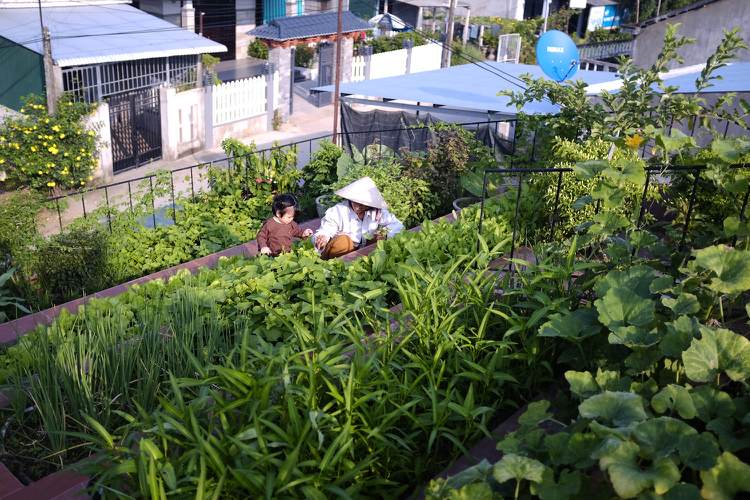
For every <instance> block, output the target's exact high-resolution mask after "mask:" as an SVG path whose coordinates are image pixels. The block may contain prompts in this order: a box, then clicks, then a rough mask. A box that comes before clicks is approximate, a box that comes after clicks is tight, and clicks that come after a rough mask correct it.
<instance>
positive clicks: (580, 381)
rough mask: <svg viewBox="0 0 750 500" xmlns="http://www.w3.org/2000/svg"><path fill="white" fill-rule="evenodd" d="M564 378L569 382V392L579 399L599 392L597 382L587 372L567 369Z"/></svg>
mask: <svg viewBox="0 0 750 500" xmlns="http://www.w3.org/2000/svg"><path fill="white" fill-rule="evenodd" d="M565 380H567V381H568V384H570V392H572V393H573V394H575V395H576V396H578V397H579V398H581V399H586V398H588V397H591V396H593V395H594V394H598V393H599V392H601V389H600V388H599V384H597V383H596V380H594V376H593V375H592V374H591V373H589V372H577V371H573V370H568V371H566V372H565Z"/></svg>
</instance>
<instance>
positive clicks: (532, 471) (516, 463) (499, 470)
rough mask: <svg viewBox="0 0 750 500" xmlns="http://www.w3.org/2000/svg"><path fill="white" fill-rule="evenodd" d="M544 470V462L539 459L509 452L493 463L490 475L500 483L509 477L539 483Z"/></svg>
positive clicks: (509, 478)
mask: <svg viewBox="0 0 750 500" xmlns="http://www.w3.org/2000/svg"><path fill="white" fill-rule="evenodd" d="M544 470H545V467H544V464H542V463H541V462H540V461H538V460H534V459H533V458H528V457H522V456H521V455H515V454H512V453H510V454H507V455H505V456H503V458H502V459H501V460H500V461H499V462H497V463H496V464H495V466H494V467H493V468H492V477H494V478H495V481H497V482H498V483H501V484H502V483H504V482H506V481H509V480H511V479H515V480H516V481H523V480H527V481H531V482H532V483H541V482H542V476H543V474H544Z"/></svg>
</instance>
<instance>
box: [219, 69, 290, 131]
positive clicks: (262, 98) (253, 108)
mask: <svg viewBox="0 0 750 500" xmlns="http://www.w3.org/2000/svg"><path fill="white" fill-rule="evenodd" d="M274 76H276V75H274ZM266 78H267V75H260V76H255V77H252V78H245V79H244V80H235V81H233V82H228V83H222V84H220V85H214V87H213V89H212V99H213V123H214V125H221V124H224V123H231V122H236V121H238V120H244V119H246V118H252V117H254V116H258V115H262V114H265V113H266ZM278 88H279V79H278V78H274V107H278V95H279V92H278Z"/></svg>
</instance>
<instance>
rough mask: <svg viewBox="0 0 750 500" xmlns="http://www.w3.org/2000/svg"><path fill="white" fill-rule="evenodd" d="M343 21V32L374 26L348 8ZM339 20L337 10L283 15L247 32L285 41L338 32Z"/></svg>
mask: <svg viewBox="0 0 750 500" xmlns="http://www.w3.org/2000/svg"><path fill="white" fill-rule="evenodd" d="M341 21H342V27H343V29H342V30H341V32H342V33H351V32H353V31H364V30H368V29H371V28H372V26H370V25H369V24H367V22H366V21H364V20H363V19H360V18H358V17H357V16H355V15H354V14H352V13H351V12H349V11H348V10H347V11H344V12H342V13H341ZM337 22H338V21H337V13H336V12H324V13H322V14H310V15H306V16H294V17H281V18H279V19H274V20H273V21H271V22H270V23H268V24H264V25H261V26H258V27H257V28H255V29H252V30H250V31H248V32H247V34H248V35H252V36H256V37H258V38H262V39H264V40H276V41H279V42H283V41H286V40H295V39H300V38H311V37H316V36H324V35H334V34H336V27H337Z"/></svg>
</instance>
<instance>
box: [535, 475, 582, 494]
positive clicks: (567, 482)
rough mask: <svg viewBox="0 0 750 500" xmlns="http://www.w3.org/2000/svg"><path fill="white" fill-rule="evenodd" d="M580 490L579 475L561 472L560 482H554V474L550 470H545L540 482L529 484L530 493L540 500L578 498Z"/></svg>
mask: <svg viewBox="0 0 750 500" xmlns="http://www.w3.org/2000/svg"><path fill="white" fill-rule="evenodd" d="M580 490H581V473H580V472H578V471H573V472H570V471H568V470H563V471H562V472H561V473H560V480H559V481H555V473H554V471H553V470H552V469H546V470H545V471H544V474H543V476H542V482H541V483H539V484H537V483H532V484H531V493H532V494H533V495H537V496H538V497H539V498H541V499H542V500H568V499H569V498H578V494H579V491H580Z"/></svg>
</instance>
